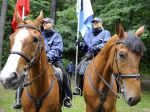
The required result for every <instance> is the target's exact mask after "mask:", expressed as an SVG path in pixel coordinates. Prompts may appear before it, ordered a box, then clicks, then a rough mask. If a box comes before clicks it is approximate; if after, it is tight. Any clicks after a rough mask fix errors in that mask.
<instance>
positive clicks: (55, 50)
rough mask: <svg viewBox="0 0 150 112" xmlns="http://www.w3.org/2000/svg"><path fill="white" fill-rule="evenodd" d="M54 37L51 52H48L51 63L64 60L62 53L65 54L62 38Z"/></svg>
mask: <svg viewBox="0 0 150 112" xmlns="http://www.w3.org/2000/svg"><path fill="white" fill-rule="evenodd" d="M54 36H55V37H54V40H53V42H52V43H51V46H50V50H49V51H48V52H47V57H48V59H50V60H51V61H53V60H57V59H60V58H62V52H63V41H62V37H61V36H60V35H59V34H57V35H54Z"/></svg>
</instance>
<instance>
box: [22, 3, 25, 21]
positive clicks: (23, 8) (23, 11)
mask: <svg viewBox="0 0 150 112" xmlns="http://www.w3.org/2000/svg"><path fill="white" fill-rule="evenodd" d="M24 15H25V7H24V6H23V7H22V20H24Z"/></svg>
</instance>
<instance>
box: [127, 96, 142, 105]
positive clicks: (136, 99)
mask: <svg viewBox="0 0 150 112" xmlns="http://www.w3.org/2000/svg"><path fill="white" fill-rule="evenodd" d="M139 101H140V99H138V98H134V97H130V98H129V100H128V104H129V105H130V106H133V105H136V104H137V103H138V102H139Z"/></svg>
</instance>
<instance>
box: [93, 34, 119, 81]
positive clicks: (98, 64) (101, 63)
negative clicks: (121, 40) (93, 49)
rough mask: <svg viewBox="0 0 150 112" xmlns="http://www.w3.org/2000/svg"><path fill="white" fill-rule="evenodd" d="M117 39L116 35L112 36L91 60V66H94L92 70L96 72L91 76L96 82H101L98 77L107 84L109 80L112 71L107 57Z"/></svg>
mask: <svg viewBox="0 0 150 112" xmlns="http://www.w3.org/2000/svg"><path fill="white" fill-rule="evenodd" d="M117 39H118V37H117V36H116V35H114V36H113V37H112V38H111V39H110V40H109V41H108V42H107V43H106V44H105V46H104V48H103V49H102V50H101V51H100V52H99V53H98V55H97V56H96V57H95V59H94V60H93V65H92V64H91V65H92V66H95V67H94V69H95V71H96V72H97V74H96V75H93V77H95V78H94V79H95V80H96V81H97V82H99V80H101V78H100V76H99V75H101V76H102V77H103V78H104V79H105V80H106V81H107V82H109V80H110V78H111V72H112V69H111V66H110V60H109V58H110V57H109V55H110V51H111V49H112V47H113V45H115V43H116V40H117ZM94 69H93V70H94Z"/></svg>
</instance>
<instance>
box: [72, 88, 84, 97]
mask: <svg viewBox="0 0 150 112" xmlns="http://www.w3.org/2000/svg"><path fill="white" fill-rule="evenodd" d="M75 90H78V91H79V95H76V94H74V92H73V96H81V92H82V91H81V89H80V88H79V87H75V88H74V90H73V91H75Z"/></svg>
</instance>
